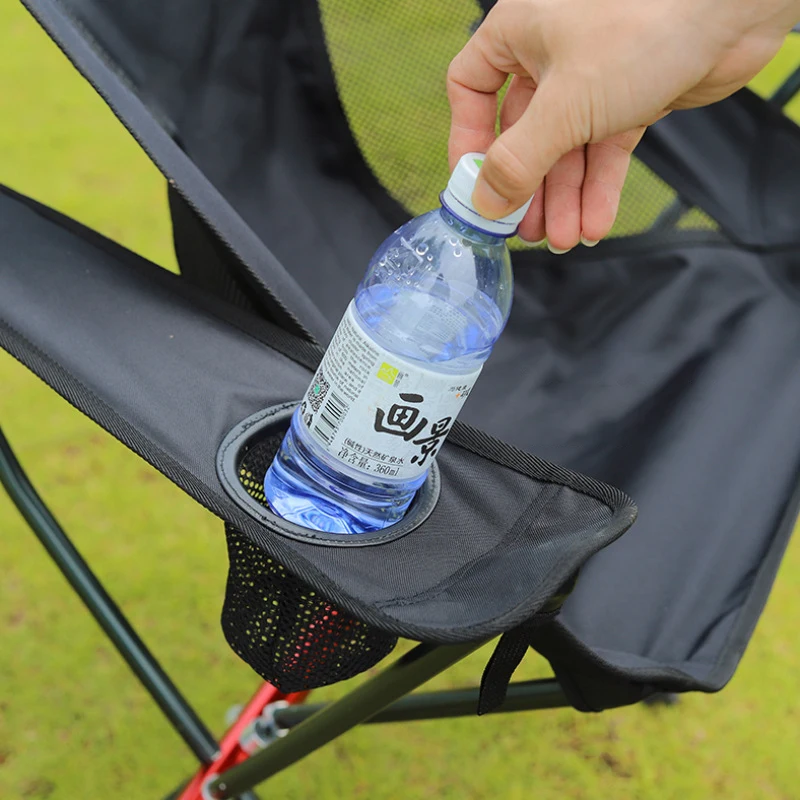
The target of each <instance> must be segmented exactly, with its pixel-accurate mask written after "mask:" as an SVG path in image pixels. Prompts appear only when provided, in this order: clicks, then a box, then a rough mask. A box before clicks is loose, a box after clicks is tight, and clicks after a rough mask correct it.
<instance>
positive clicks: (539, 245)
mask: <svg viewBox="0 0 800 800" xmlns="http://www.w3.org/2000/svg"><path fill="white" fill-rule="evenodd" d="M517 238H518V239H519V240H520V241H521V242H522V244H524V245H525V247H541V246H542V245H543V244H544V243H545V242H546V241H547V237H546V236H545V238H544V239H539V241H538V242H529V241H528V240H527V239H523V238H522V237H521V236H518V237H517Z"/></svg>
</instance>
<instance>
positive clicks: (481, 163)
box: [472, 158, 483, 169]
mask: <svg viewBox="0 0 800 800" xmlns="http://www.w3.org/2000/svg"><path fill="white" fill-rule="evenodd" d="M472 160H473V161H474V162H475V163H476V164H477V165H478V169H480V168H481V167H482V166H483V159H482V158H473V159H472Z"/></svg>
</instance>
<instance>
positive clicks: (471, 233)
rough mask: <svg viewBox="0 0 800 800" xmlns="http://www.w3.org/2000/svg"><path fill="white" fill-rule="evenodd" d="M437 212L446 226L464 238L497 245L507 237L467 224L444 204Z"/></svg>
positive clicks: (503, 242) (502, 242)
mask: <svg viewBox="0 0 800 800" xmlns="http://www.w3.org/2000/svg"><path fill="white" fill-rule="evenodd" d="M439 214H440V215H441V217H442V219H443V220H444V221H445V223H446V224H447V225H448V227H450V228H452V229H453V230H454V231H456V233H458V235H459V236H463V237H464V238H465V239H469V240H471V241H473V242H480V243H481V244H489V245H499V244H505V241H506V239H507V238H508V236H500V235H498V234H494V233H487V232H486V231H482V230H480V229H479V228H474V227H473V226H472V225H469V224H468V223H466V222H464V220H462V219H459V218H458V217H457V216H456V215H455V214H453V213H452V212H451V211H449V210H448V208H447V207H446V206H444V205H443V206H442V207H441V208H440V209H439Z"/></svg>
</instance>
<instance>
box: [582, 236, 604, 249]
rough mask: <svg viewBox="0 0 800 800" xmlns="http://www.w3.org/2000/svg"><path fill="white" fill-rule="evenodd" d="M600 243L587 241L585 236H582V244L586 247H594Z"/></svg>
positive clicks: (597, 240)
mask: <svg viewBox="0 0 800 800" xmlns="http://www.w3.org/2000/svg"><path fill="white" fill-rule="evenodd" d="M599 241H600V240H599V239H587V238H586V237H585V236H584V235H583V234H581V244H582V245H583V246H584V247H594V246H595V245H596V244H597V243H598V242H599Z"/></svg>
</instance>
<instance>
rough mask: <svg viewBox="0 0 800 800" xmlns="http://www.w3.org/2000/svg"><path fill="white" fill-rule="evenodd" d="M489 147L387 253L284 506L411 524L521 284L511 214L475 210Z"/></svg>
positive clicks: (279, 476) (276, 489)
mask: <svg viewBox="0 0 800 800" xmlns="http://www.w3.org/2000/svg"><path fill="white" fill-rule="evenodd" d="M482 158H483V157H482V154H480V153H470V154H468V155H466V156H464V157H463V158H462V159H461V160H460V161H459V163H458V165H457V167H456V169H455V170H454V171H453V174H452V176H451V178H450V181H449V183H448V186H447V188H446V189H445V191H443V192H442V195H441V201H442V206H441V208H437V209H435V210H433V211H429V212H428V213H426V214H423V215H422V216H419V217H416V218H415V219H412V220H411V221H410V222H408V223H406V224H405V225H403V226H402V227H401V228H399V229H398V230H397V231H395V232H394V233H393V234H392V235H391V236H389V237H388V238H387V239H386V241H385V242H384V243H383V244H382V245H381V246H380V247H379V248H378V250H377V251H376V253H375V255H374V256H373V257H372V260H371V261H370V263H369V266H368V268H367V271H366V274H365V275H364V278H363V280H362V281H361V283H360V284H359V286H358V289H357V290H356V295H355V298H354V300H353V301H352V302H351V304H350V306H349V307H348V309H347V312H346V314H345V316H344V318H343V320H342V322H341V324H340V326H339V328H338V329H337V332H336V334H335V336H334V338H333V340H332V342H331V344H330V346H329V347H328V350H327V352H326V354H325V358H324V359H323V362H322V364H321V366H320V369H319V370H318V371H317V373H316V375H315V376H314V380H313V381H312V382H311V385H310V386H309V389H308V392H307V394H306V396H305V397H304V399H303V401H302V403H301V405H300V406H299V407H298V408H297V410H296V411H295V413H294V415H293V417H292V422H291V426H290V428H289V431H288V432H287V434H286V437H285V438H284V440H283V444H282V446H281V449H280V451H279V453H278V454H277V456H276V457H275V459H274V461H273V463H272V464H271V466H270V468H269V470H268V471H267V474H266V476H265V480H264V493H265V495H266V497H267V500H268V502H269V504H270V507H271V508H272V510H273V511H275V512H276V513H277V514H279V515H280V516H281V517H284V518H285V519H287V520H290V521H291V522H295V523H297V524H299V525H302V526H304V527H307V528H313V529H315V530H321V531H328V532H333V533H342V534H357V533H362V532H365V531H373V530H378V529H381V528H384V527H386V526H387V525H390V524H392V523H393V522H397V521H398V520H400V519H401V518H402V517H403V515H404V513H405V512H406V510H407V508H408V506H409V504H410V503H411V501H412V499H413V498H414V495H415V493H416V491H417V489H418V488H419V487H420V486H421V485H422V483H423V482H424V480H425V477H426V476H427V473H428V470H429V468H430V464H431V462H432V460H433V459H434V457H435V455H436V452H438V450H439V448H440V447H441V443H442V441H443V440H444V438H445V437H446V435H447V433H448V431H449V429H450V427H451V425H452V422H453V420H454V419H455V417H456V416H457V414H458V412H459V410H460V408H461V406H462V405H463V403H464V401H465V400H466V399H467V397H468V395H469V392H470V390H471V388H472V385H473V384H474V382H475V380H476V379H477V377H478V375H479V373H480V369H481V367H482V365H483V362H484V361H485V360H486V359H487V358H488V357H489V354H490V353H491V350H492V347H493V345H494V343H495V342H496V341H497V338H498V337H499V336H500V333H501V332H502V330H503V327H504V326H505V323H506V320H507V319H508V314H509V311H510V309H511V299H512V292H513V280H512V273H511V259H510V255H509V252H508V247H507V246H506V240H507V238H508V237H509V236H512V235H513V234H514V233H515V232H516V229H517V226H518V224H519V221H520V220H521V219H522V216H523V215H524V212H525V211H526V210H527V207H528V204H526V205H525V206H523V208H521V209H519V210H518V211H517V212H515V213H514V214H512V215H509V216H508V217H505V218H503V219H501V220H487V219H484V218H483V217H480V216H479V215H478V214H477V212H476V211H475V210H474V208H473V207H472V205H471V196H472V190H473V188H474V185H475V179H476V178H477V174H478V170H479V169H480V165H481V163H482Z"/></svg>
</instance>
